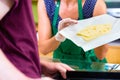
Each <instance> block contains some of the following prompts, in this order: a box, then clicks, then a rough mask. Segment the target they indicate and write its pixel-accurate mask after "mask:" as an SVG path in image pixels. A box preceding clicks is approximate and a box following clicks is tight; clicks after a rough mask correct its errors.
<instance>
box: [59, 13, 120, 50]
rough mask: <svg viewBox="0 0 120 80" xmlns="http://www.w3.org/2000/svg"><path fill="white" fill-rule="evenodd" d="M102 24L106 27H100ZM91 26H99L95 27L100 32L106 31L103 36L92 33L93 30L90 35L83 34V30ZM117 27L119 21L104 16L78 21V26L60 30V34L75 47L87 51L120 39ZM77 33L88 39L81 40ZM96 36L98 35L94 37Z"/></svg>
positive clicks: (119, 28) (119, 23)
mask: <svg viewBox="0 0 120 80" xmlns="http://www.w3.org/2000/svg"><path fill="white" fill-rule="evenodd" d="M104 24H107V26H102V25H104ZM91 25H100V26H99V27H97V28H98V29H99V30H100V31H101V30H107V31H105V33H104V34H103V33H97V32H94V31H93V30H92V32H93V33H91V34H89V33H86V32H84V29H86V28H87V27H88V26H91ZM119 26H120V19H118V18H114V17H112V16H110V15H107V14H104V15H100V16H96V17H92V18H89V19H84V20H80V21H78V24H75V25H72V26H69V27H66V28H65V29H63V30H61V31H60V33H61V34H62V35H63V36H65V37H66V38H68V39H70V40H71V41H73V42H74V43H75V44H76V45H77V46H79V47H82V48H83V49H84V51H88V50H91V49H94V48H96V47H99V46H102V45H104V44H107V43H109V42H112V41H114V40H117V39H119V38H120V27H119ZM99 30H98V31H99ZM79 31H83V32H82V33H81V32H80V34H79V35H84V36H87V37H88V36H89V37H90V38H84V39H83V38H82V37H80V36H78V35H76V34H78V33H79ZM96 34H99V35H97V36H96ZM91 35H92V36H91ZM85 39H86V40H85Z"/></svg>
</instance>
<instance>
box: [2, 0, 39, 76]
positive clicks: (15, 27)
mask: <svg viewBox="0 0 120 80" xmlns="http://www.w3.org/2000/svg"><path fill="white" fill-rule="evenodd" d="M14 2H15V3H14V5H13V7H12V9H11V10H10V11H9V13H8V14H7V15H6V16H5V17H4V18H3V19H2V20H1V21H0V37H1V38H0V48H1V49H2V50H3V51H4V53H5V55H6V56H7V58H8V59H9V60H10V61H11V62H12V63H13V64H14V65H15V66H16V67H17V68H18V69H20V70H21V71H22V72H23V73H25V74H26V75H27V76H29V77H34V78H35V77H40V65H39V64H40V63H39V55H38V47H37V39H36V32H35V25H34V21H33V16H32V10H31V5H32V4H31V2H32V1H31V0H14Z"/></svg>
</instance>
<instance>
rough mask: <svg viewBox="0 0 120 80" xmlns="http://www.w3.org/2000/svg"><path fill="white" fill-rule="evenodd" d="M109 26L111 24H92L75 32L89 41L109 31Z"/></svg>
mask: <svg viewBox="0 0 120 80" xmlns="http://www.w3.org/2000/svg"><path fill="white" fill-rule="evenodd" d="M111 28H112V27H111V24H99V25H92V26H88V27H86V28H85V29H83V30H80V31H79V32H77V36H81V37H82V38H83V39H84V40H86V41H89V40H92V39H95V38H97V37H99V36H102V35H104V34H106V33H108V32H110V30H111Z"/></svg>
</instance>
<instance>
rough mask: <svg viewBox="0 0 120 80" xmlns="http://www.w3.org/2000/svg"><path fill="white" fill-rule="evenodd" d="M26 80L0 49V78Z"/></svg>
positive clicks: (2, 79) (0, 79)
mask: <svg viewBox="0 0 120 80" xmlns="http://www.w3.org/2000/svg"><path fill="white" fill-rule="evenodd" d="M16 79H17V80H28V78H27V77H26V76H25V75H24V74H22V73H21V72H20V71H19V70H18V69H16V68H15V67H14V66H13V65H12V64H11V63H10V62H9V61H8V59H7V58H6V56H5V55H4V53H3V52H2V51H1V50H0V80H16Z"/></svg>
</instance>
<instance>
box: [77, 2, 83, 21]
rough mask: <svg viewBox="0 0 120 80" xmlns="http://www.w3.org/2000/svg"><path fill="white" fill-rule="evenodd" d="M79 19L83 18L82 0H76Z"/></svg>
mask: <svg viewBox="0 0 120 80" xmlns="http://www.w3.org/2000/svg"><path fill="white" fill-rule="evenodd" d="M78 12H79V19H80V20H81V19H83V10H82V0H78Z"/></svg>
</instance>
